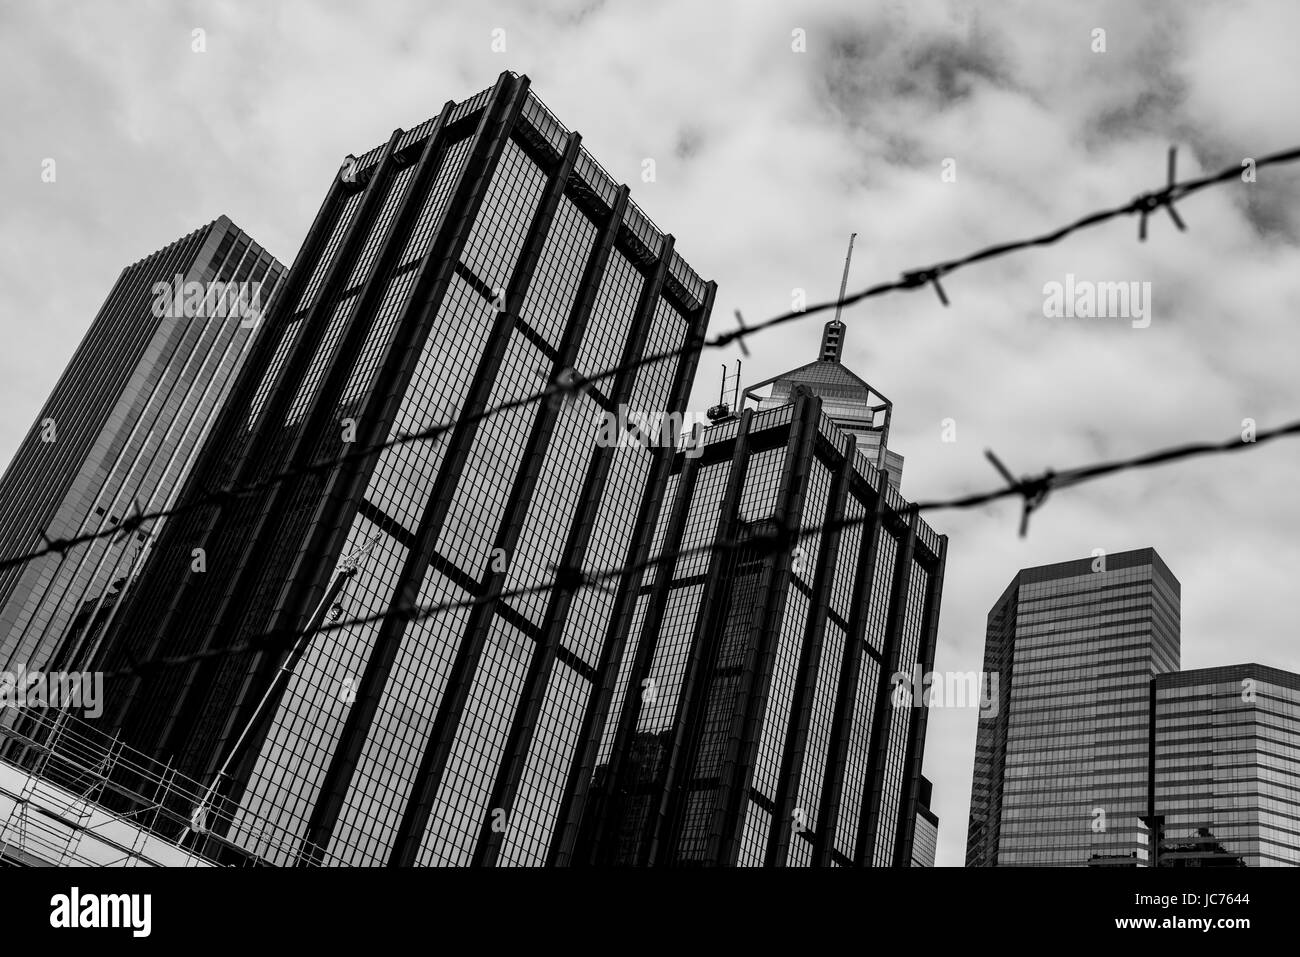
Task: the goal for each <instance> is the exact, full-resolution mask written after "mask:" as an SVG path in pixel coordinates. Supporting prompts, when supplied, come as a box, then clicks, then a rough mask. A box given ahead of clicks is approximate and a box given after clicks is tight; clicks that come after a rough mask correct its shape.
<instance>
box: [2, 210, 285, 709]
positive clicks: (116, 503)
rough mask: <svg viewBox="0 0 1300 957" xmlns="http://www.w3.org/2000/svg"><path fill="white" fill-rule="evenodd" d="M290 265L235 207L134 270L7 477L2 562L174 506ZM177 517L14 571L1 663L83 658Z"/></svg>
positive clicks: (68, 662) (53, 664) (9, 667)
mask: <svg viewBox="0 0 1300 957" xmlns="http://www.w3.org/2000/svg"><path fill="white" fill-rule="evenodd" d="M283 273H284V267H283V266H282V265H281V264H280V263H279V262H278V261H277V260H276V259H275V258H274V257H273V256H271V254H270V253H268V252H266V251H265V250H264V249H263V248H262V247H261V246H259V245H258V244H257V243H255V242H253V240H252V239H251V238H250V237H249V236H248V235H247V234H246V233H244V232H243V231H242V230H240V229H239V228H238V227H237V226H235V225H234V224H233V223H232V222H231V221H230V220H229V219H228V218H226V217H225V216H222V217H221V218H219V219H218V220H216V221H215V222H212V223H209V224H208V225H206V226H204V227H203V228H201V229H198V230H196V231H194V232H193V233H191V234H189V235H188V236H185V237H183V238H182V239H178V240H176V241H175V242H174V243H171V244H170V245H168V246H166V247H164V248H163V249H160V250H158V251H157V252H155V253H152V254H151V255H149V256H146V257H145V258H143V259H141V260H139V261H138V262H136V263H134V264H132V265H130V266H127V267H126V268H125V269H123V270H122V273H121V275H120V276H119V277H118V279H117V282H116V283H115V284H114V285H113V288H112V289H111V290H110V292H109V294H108V298H107V299H106V300H105V301H104V304H103V306H102V307H101V308H100V310H99V313H98V314H97V315H96V316H95V319H94V321H93V322H92V323H91V325H90V328H89V330H88V331H87V333H86V336H85V338H84V339H83V340H82V342H81V344H80V345H79V346H78V348H77V350H76V352H75V353H74V354H73V356H72V359H71V361H70V362H69V363H68V366H67V368H66V369H65V370H64V372H63V375H62V376H61V377H60V378H59V381H58V383H57V384H56V385H55V387H54V391H53V393H52V394H51V395H50V398H49V400H48V401H47V402H46V403H45V405H44V407H43V408H42V409H41V412H40V414H39V415H38V416H37V420H36V422H35V423H34V424H33V425H32V428H31V430H30V431H29V432H28V434H27V437H26V438H25V439H24V440H23V443H22V445H21V446H20V447H19V449H18V451H17V453H16V454H15V455H14V458H13V460H12V461H11V462H10V464H9V467H8V469H7V470H6V471H5V473H4V477H3V478H0V559H2V558H12V557H15V556H18V555H22V554H26V553H28V552H30V551H34V550H38V549H40V548H41V546H42V544H43V542H44V539H43V538H42V535H43V534H44V535H48V536H49V537H50V538H51V539H58V538H72V537H75V536H78V535H85V534H90V533H94V532H107V531H111V530H112V529H113V528H115V527H117V526H119V525H120V524H121V523H122V522H123V521H124V520H126V519H127V518H128V517H129V516H131V515H132V514H133V513H134V511H135V509H137V508H138V509H140V510H142V511H144V512H156V511H160V510H164V509H167V508H169V507H170V506H171V505H173V504H174V502H175V501H176V497H177V495H178V494H179V492H180V490H181V487H182V485H183V483H184V482H185V481H186V479H187V478H188V477H189V475H190V473H191V470H192V467H193V464H194V462H195V458H196V455H197V453H198V449H199V447H200V445H201V444H202V442H203V440H204V438H205V436H206V435H207V433H208V430H209V427H210V425H211V421H212V418H213V415H214V411H215V410H216V409H219V408H220V407H221V405H222V404H223V403H224V401H225V399H226V396H227V394H228V393H229V391H230V388H231V386H232V384H233V383H234V381H235V378H236V376H237V375H238V373H239V371H240V368H241V367H242V365H243V363H244V361H245V360H246V358H247V357H248V355H249V351H250V349H251V348H252V346H253V343H254V342H255V341H256V338H257V332H258V330H259V328H260V325H261V318H260V317H261V313H262V312H264V311H265V310H266V308H267V307H268V306H269V304H270V303H271V300H272V297H273V295H274V293H275V290H276V288H277V285H278V283H279V281H280V279H281V278H282V276H283ZM232 284H233V285H232ZM196 292H197V293H198V294H197V295H196V294H195V293H196ZM161 527H162V522H161V521H159V522H153V523H150V524H149V525H148V526H147V527H145V528H142V529H139V530H135V531H134V532H132V533H131V534H129V535H125V534H124V535H122V536H109V537H104V538H100V539H98V540H95V541H92V542H89V543H87V544H84V545H80V546H78V547H76V548H72V549H69V550H68V551H67V552H66V553H65V554H63V555H58V554H51V555H47V556H45V557H43V558H39V559H35V560H32V561H28V562H26V563H23V564H20V565H15V566H13V567H11V568H8V569H4V570H0V670H4V671H14V670H16V669H18V668H20V667H26V668H27V669H29V670H37V669H46V670H80V669H81V668H83V667H84V666H85V663H86V661H87V660H88V659H89V658H91V657H93V652H94V642H95V639H96V637H97V635H98V634H99V632H100V631H102V630H103V628H104V626H105V625H106V624H108V622H109V621H110V620H111V618H112V617H113V614H114V609H115V608H116V607H117V605H118V604H119V600H120V599H121V597H122V594H123V591H124V589H126V588H128V587H129V583H130V581H131V580H132V578H133V577H134V575H135V574H136V573H137V572H138V570H139V569H140V567H141V565H142V563H143V561H144V559H145V557H146V556H147V555H148V553H149V551H150V548H151V545H152V543H153V538H152V534H153V533H156V532H157V531H158V530H159V529H160V528H161ZM10 714H12V712H10Z"/></svg>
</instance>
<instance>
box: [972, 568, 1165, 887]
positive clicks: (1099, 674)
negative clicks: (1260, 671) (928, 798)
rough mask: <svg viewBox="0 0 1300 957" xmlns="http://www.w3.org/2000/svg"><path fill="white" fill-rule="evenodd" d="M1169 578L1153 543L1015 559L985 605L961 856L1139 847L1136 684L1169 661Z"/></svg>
mask: <svg viewBox="0 0 1300 957" xmlns="http://www.w3.org/2000/svg"><path fill="white" fill-rule="evenodd" d="M1179 596H1180V586H1179V584H1178V580H1177V579H1176V578H1174V576H1173V574H1172V573H1171V572H1170V571H1169V568H1168V567H1167V566H1166V565H1165V563H1164V562H1163V561H1162V560H1161V559H1160V556H1159V555H1157V554H1156V552H1155V550H1154V549H1151V548H1144V549H1138V550H1136V551H1129V552H1121V553H1118V554H1111V555H1100V554H1098V555H1097V556H1095V557H1093V558H1084V559H1079V560H1076V561H1067V562H1060V563H1058V564H1054V565H1043V566H1040V567H1037V568H1028V569H1022V570H1021V571H1020V572H1019V573H1018V574H1017V575H1016V577H1015V578H1013V579H1012V580H1011V583H1010V584H1009V585H1008V586H1007V588H1006V591H1004V592H1003V594H1002V597H1001V598H999V599H998V601H997V603H996V604H995V605H994V606H993V608H992V609H991V610H990V612H989V616H988V631H987V637H986V639H985V646H984V671H985V673H986V674H996V675H998V678H999V680H998V697H999V700H998V702H997V707H996V708H990V709H989V712H988V714H987V715H986V714H983V713H981V716H980V719H979V727H978V732H977V737H976V746H975V774H974V779H973V782H972V785H971V810H970V824H969V831H968V835H967V843H966V864H967V866H968V867H979V866H995V865H1004V866H1006V865H1015V866H1029V865H1055V866H1086V865H1093V866H1098V865H1112V864H1124V865H1134V864H1141V863H1145V862H1147V861H1148V860H1149V853H1150V846H1149V840H1148V835H1147V832H1146V829H1145V828H1144V826H1143V825H1142V823H1141V818H1142V817H1143V815H1145V813H1146V798H1147V747H1148V738H1149V735H1150V732H1151V720H1150V708H1149V701H1148V699H1149V696H1150V686H1151V679H1152V677H1154V676H1155V675H1158V674H1163V673H1166V672H1170V671H1176V670H1177V669H1178V664H1179Z"/></svg>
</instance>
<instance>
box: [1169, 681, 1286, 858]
mask: <svg viewBox="0 0 1300 957" xmlns="http://www.w3.org/2000/svg"><path fill="white" fill-rule="evenodd" d="M1151 700H1152V707H1153V709H1154V711H1153V713H1154V718H1155V721H1154V733H1153V735H1152V738H1151V764H1150V774H1151V781H1150V789H1151V790H1150V795H1151V801H1150V807H1149V809H1148V813H1149V814H1150V815H1152V816H1153V817H1155V818H1157V819H1158V821H1159V824H1158V827H1159V830H1160V831H1161V833H1162V840H1161V846H1160V855H1159V858H1158V860H1157V863H1158V865H1159V866H1161V867H1261V866H1262V867H1281V866H1291V867H1295V866H1297V865H1300V675H1297V674H1295V673H1294V672H1290V671H1282V670H1280V669H1278V668H1270V667H1266V666H1264V665H1256V664H1246V665H1227V666H1222V667H1217V668H1201V669H1198V670H1195V671H1180V672H1177V673H1176V674H1163V675H1158V676H1156V678H1154V679H1153V681H1152V687H1151ZM1153 830H1155V828H1154V827H1153Z"/></svg>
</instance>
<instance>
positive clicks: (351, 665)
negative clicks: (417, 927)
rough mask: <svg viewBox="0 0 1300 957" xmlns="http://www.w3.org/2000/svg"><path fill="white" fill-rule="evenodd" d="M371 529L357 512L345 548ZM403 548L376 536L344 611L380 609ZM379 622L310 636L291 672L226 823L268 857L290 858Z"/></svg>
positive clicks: (351, 614)
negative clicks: (270, 828) (323, 637)
mask: <svg viewBox="0 0 1300 957" xmlns="http://www.w3.org/2000/svg"><path fill="white" fill-rule="evenodd" d="M376 531H377V528H376V527H375V526H373V525H371V524H370V523H369V522H368V521H366V520H365V519H359V520H358V521H357V522H356V523H354V525H353V527H352V530H351V533H350V534H349V537H348V541H347V545H346V550H352V549H355V548H357V547H358V546H360V545H361V544H362V543H363V542H365V541H366V540H367V539H368V538H369V537H370V536H371V535H373V534H374V533H375V532H376ZM406 551H407V550H406V548H405V547H403V546H401V545H399V544H398V543H397V542H395V541H394V540H393V539H391V538H389V537H388V536H380V538H379V540H378V543H377V545H376V547H375V549H374V550H373V551H372V552H371V553H370V556H369V557H368V558H367V560H366V562H365V564H364V566H363V568H362V570H361V571H360V572H358V574H357V576H356V577H355V578H354V579H352V580H351V581H350V582H349V583H348V584H347V586H346V587H345V589H344V592H343V593H342V595H341V596H340V604H341V605H342V606H343V614H344V617H347V618H359V617H364V616H367V615H373V614H377V613H379V612H381V611H384V610H385V609H386V608H387V606H388V602H389V601H390V599H391V596H392V590H393V586H394V584H395V583H396V581H397V579H398V575H399V573H400V570H401V566H402V563H403V562H404V561H405V559H406ZM378 627H379V624H378V622H373V623H370V624H366V625H350V626H348V627H346V628H341V629H336V630H335V631H332V632H330V633H329V637H328V640H327V641H315V642H311V643H309V644H308V645H307V647H306V649H305V651H304V652H303V655H302V657H301V659H300V660H299V662H298V664H297V665H296V667H295V668H294V670H293V672H292V674H291V675H290V678H289V683H288V685H287V687H286V688H285V692H284V694H283V696H282V697H281V699H280V702H279V704H278V706H277V707H276V710H275V717H274V720H273V721H272V724H271V730H270V732H269V741H268V743H267V745H266V746H264V747H263V748H262V750H261V752H260V754H259V755H258V758H257V763H256V765H255V767H254V770H253V774H252V777H251V778H250V780H249V784H248V788H247V790H246V792H245V797H244V800H243V801H242V802H241V810H240V812H239V815H238V816H237V817H236V820H235V824H234V827H233V828H232V834H233V835H235V839H236V840H238V842H239V843H241V844H242V845H243V846H245V847H247V848H248V849H249V850H251V851H253V852H254V853H257V854H259V855H261V856H262V857H264V858H265V859H266V860H267V861H269V862H270V863H272V864H275V865H277V866H286V865H288V864H291V863H292V857H291V855H292V853H293V852H294V851H295V850H296V849H297V847H298V845H299V842H300V840H301V837H302V835H303V832H304V831H305V828H306V824H307V820H308V817H309V816H310V814H311V811H312V808H313V806H314V805H315V799H316V795H317V792H318V789H319V787H320V784H321V781H322V779H323V777H324V775H325V771H326V769H327V768H328V766H329V762H330V756H331V755H332V754H333V753H334V751H335V749H336V748H337V745H338V738H339V733H340V732H341V731H342V727H343V722H344V720H345V719H346V717H347V712H348V711H349V710H350V709H351V707H352V703H353V701H354V700H355V694H354V693H350V689H355V687H356V684H357V682H358V681H359V680H360V676H361V674H362V672H363V671H364V669H365V664H366V661H367V659H368V658H369V656H370V651H371V646H372V644H373V641H374V637H375V632H376V631H377V630H378ZM260 821H270V822H274V824H275V827H276V829H277V830H278V831H279V833H268V832H266V831H265V830H264V829H261V828H259V822H260ZM369 863H377V861H374V860H372V861H370V862H369Z"/></svg>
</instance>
